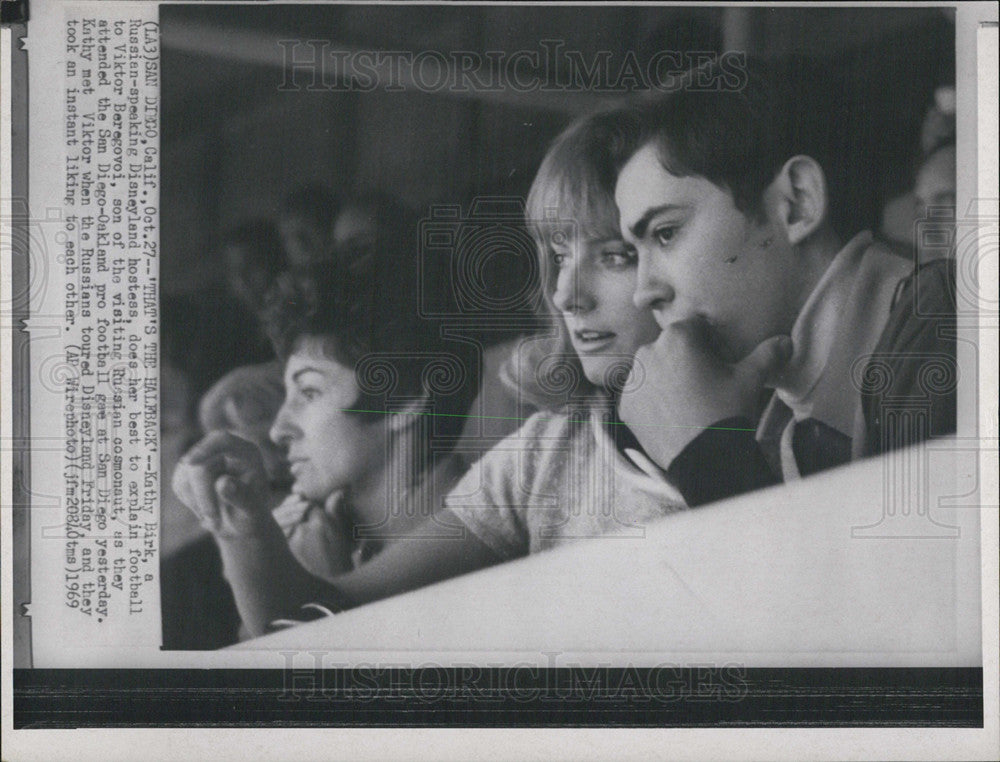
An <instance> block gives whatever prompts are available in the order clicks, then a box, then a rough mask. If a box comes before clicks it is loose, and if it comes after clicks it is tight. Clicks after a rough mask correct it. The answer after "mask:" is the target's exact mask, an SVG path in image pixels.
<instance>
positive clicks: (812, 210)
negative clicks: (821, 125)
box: [769, 156, 828, 246]
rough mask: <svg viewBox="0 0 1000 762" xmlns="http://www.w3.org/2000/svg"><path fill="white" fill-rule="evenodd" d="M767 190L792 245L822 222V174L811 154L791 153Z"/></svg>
mask: <svg viewBox="0 0 1000 762" xmlns="http://www.w3.org/2000/svg"><path fill="white" fill-rule="evenodd" d="M769 191H770V192H771V193H773V194H774V201H775V203H776V205H777V218H778V219H777V222H778V223H779V224H780V225H781V226H782V227H783V228H784V230H785V235H786V237H787V238H788V242H789V243H790V244H792V245H793V246H795V245H797V244H799V243H801V242H802V241H804V240H805V239H806V238H808V237H809V236H810V235H812V234H813V233H814V232H816V230H818V229H819V228H820V227H821V226H822V225H823V223H825V222H826V218H827V211H828V209H827V203H828V199H827V190H826V176H825V175H824V174H823V168H822V167H821V166H820V165H819V162H817V161H816V160H815V159H813V158H812V157H809V156H793V157H792V158H790V159H789V160H788V161H786V162H785V164H784V166H783V167H782V168H781V171H780V172H778V175H777V177H775V179H774V181H773V182H772V183H771V187H770V188H769Z"/></svg>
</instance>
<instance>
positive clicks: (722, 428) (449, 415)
mask: <svg viewBox="0 0 1000 762" xmlns="http://www.w3.org/2000/svg"><path fill="white" fill-rule="evenodd" d="M337 410H338V411H340V412H341V413H382V414H384V415H429V416H436V417H438V418H479V419H480V420H484V421H485V420H490V421H526V420H528V419H527V418H521V417H518V416H515V415H468V414H465V413H424V412H420V411H417V410H362V409H360V408H353V407H341V408H337ZM542 420H544V421H554V420H555V418H543V419H542ZM569 422H570V423H586V422H587V421H586V420H580V419H575V418H571V419H570V420H569ZM604 423H608V424H612V425H615V426H628V425H629V424H627V423H625V422H624V421H605V422H604ZM631 425H632V428H635V427H636V426H641V427H643V428H657V429H712V430H713V431H756V429H741V428H735V427H730V426H663V425H661V424H658V423H639V424H631Z"/></svg>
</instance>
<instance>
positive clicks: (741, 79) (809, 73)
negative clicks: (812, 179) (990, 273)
mask: <svg viewBox="0 0 1000 762" xmlns="http://www.w3.org/2000/svg"><path fill="white" fill-rule="evenodd" d="M839 88H842V86H841V85H839V84H838V82H837V80H836V79H835V77H833V76H831V75H830V74H829V72H827V71H826V70H825V69H823V68H821V67H820V66H818V65H817V64H816V63H815V62H812V61H810V60H807V59H804V58H799V57H793V58H786V59H781V60H779V61H772V62H763V61H759V60H754V59H750V60H748V61H746V65H745V67H744V68H743V69H742V70H740V71H734V70H732V69H728V70H727V69H721V68H720V67H719V66H718V65H717V64H712V65H709V66H706V67H704V68H702V69H699V70H697V71H695V72H693V73H691V75H690V79H689V81H688V83H687V85H686V86H685V87H684V88H683V89H680V90H678V91H676V92H674V93H671V94H669V95H668V96H666V97H655V98H652V99H647V100H645V101H643V102H641V103H640V104H638V105H637V106H636V108H635V109H633V110H632V112H631V114H629V116H628V117H627V118H625V119H624V120H623V123H622V125H620V127H619V130H618V140H617V142H616V144H615V145H614V146H613V147H612V149H613V153H614V158H615V163H616V165H617V169H619V170H620V169H621V167H622V166H623V165H624V164H625V163H626V162H627V161H628V160H629V158H631V156H632V154H634V153H635V151H636V150H637V149H638V148H639V147H641V146H643V145H645V144H647V143H650V142H652V143H654V144H655V145H656V146H657V148H658V149H659V154H660V160H661V161H662V163H663V166H664V168H665V169H666V170H667V171H669V172H670V173H671V174H673V175H676V176H678V177H683V176H698V177H703V178H705V179H706V180H708V181H709V182H711V183H713V184H715V185H717V186H719V187H721V188H725V189H726V190H728V191H729V192H730V193H732V195H733V199H734V201H735V203H736V207H737V208H738V209H739V210H740V211H742V212H744V213H746V214H752V215H759V214H760V212H761V201H762V196H763V193H764V191H765V189H766V188H767V187H768V185H770V184H771V182H772V181H773V180H774V178H775V176H776V175H777V173H778V171H779V170H780V169H781V167H782V165H783V164H784V163H785V161H786V160H787V159H788V158H789V157H791V156H795V155H796V154H803V155H806V156H811V157H812V158H814V159H816V160H817V161H818V162H819V163H820V165H821V166H822V167H823V170H824V173H825V175H826V182H827V189H828V193H829V195H830V199H831V204H830V209H831V213H832V216H831V223H832V224H833V226H834V227H835V229H836V230H837V232H838V233H839V234H840V235H841V236H848V235H852V234H853V233H855V232H857V230H859V229H860V228H861V227H862V220H864V219H866V217H865V216H864V214H862V212H861V210H858V209H856V208H854V207H855V206H856V205H855V203H854V202H853V200H852V199H851V196H852V193H851V190H850V186H851V182H850V179H849V178H848V177H847V171H848V170H847V167H848V166H849V165H850V161H849V160H848V159H849V157H848V155H846V154H847V153H848V152H849V151H850V150H851V147H850V146H849V145H847V144H846V143H844V142H843V141H844V133H846V132H848V131H847V130H845V127H844V124H843V119H844V118H845V117H846V116H847V115H845V114H842V113H839V112H838V111H837V107H836V105H835V104H836V103H838V99H837V97H836V94H837V90H838V89H839Z"/></svg>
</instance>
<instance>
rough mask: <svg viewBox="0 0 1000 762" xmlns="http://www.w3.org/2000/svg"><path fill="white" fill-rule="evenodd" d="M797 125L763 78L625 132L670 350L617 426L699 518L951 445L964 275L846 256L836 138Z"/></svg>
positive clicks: (662, 107) (627, 228) (874, 250)
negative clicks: (802, 483)
mask: <svg viewBox="0 0 1000 762" xmlns="http://www.w3.org/2000/svg"><path fill="white" fill-rule="evenodd" d="M800 76H801V75H800ZM786 82H787V80H786ZM793 108H800V104H799V103H798V102H797V99H796V98H794V97H792V96H790V95H788V94H782V93H781V92H780V90H779V89H778V87H777V85H776V84H775V83H774V82H768V81H767V80H766V79H765V78H764V77H763V76H760V75H758V74H756V73H754V74H752V75H751V76H750V77H749V78H748V81H747V83H746V84H745V86H744V87H742V88H739V89H731V90H723V91H713V92H706V91H694V90H688V91H681V92H678V93H676V94H675V95H673V96H671V97H669V98H667V99H665V100H662V101H659V102H657V103H651V104H647V105H644V106H642V107H639V108H637V109H636V110H635V111H634V112H633V117H634V121H631V122H628V123H626V124H625V125H623V129H622V135H623V139H622V141H621V144H620V146H619V149H620V150H619V154H618V165H619V167H620V170H619V174H618V178H617V184H616V187H615V198H616V202H617V204H618V207H619V211H620V215H621V226H622V232H623V235H624V238H625V239H626V240H627V241H628V242H629V243H630V244H632V245H633V246H634V247H635V248H636V250H637V252H638V255H639V273H638V285H637V290H636V294H635V300H636V304H637V305H638V306H640V307H646V308H649V309H651V310H652V311H653V313H654V315H655V317H656V320H657V322H658V323H659V324H660V326H661V328H662V329H663V332H662V333H661V335H660V337H659V338H658V339H657V340H656V341H655V342H654V343H653V344H651V345H649V346H647V347H644V348H642V349H641V350H640V351H639V352H638V353H637V354H636V362H635V367H636V368H637V369H638V368H641V369H642V371H643V377H644V379H645V380H644V382H643V383H642V384H635V385H633V386H635V387H637V388H635V389H634V391H632V393H630V394H626V395H624V396H623V397H622V400H621V403H620V410H619V414H620V416H621V418H622V420H623V421H624V422H625V423H626V424H628V425H629V426H630V428H631V429H632V431H633V433H634V434H635V436H636V437H637V439H638V440H639V442H640V443H641V445H642V446H643V448H644V449H645V450H646V453H647V454H648V455H649V456H650V457H651V458H652V459H653V460H654V461H655V462H656V463H657V464H659V465H660V466H661V467H662V468H663V469H665V470H666V473H667V477H668V479H669V480H670V481H671V482H672V483H673V484H674V485H675V486H676V487H677V488H678V489H679V490H680V491H681V493H682V494H683V495H684V497H685V499H686V500H687V501H688V503H689V504H690V505H697V504H701V503H705V502H709V501H712V500H717V499H721V498H724V497H728V496H731V495H734V494H739V493H742V492H745V491H747V490H750V489H754V488H758V487H763V486H767V485H770V484H775V483H778V482H781V481H783V480H788V479H793V478H798V477H800V476H805V475H808V474H810V473H813V472H814V471H818V470H821V469H824V468H829V467H831V466H835V465H839V464H842V463H846V462H848V461H850V460H852V459H855V458H858V457H863V456H866V455H871V454H876V453H880V452H884V451H887V450H890V449H894V448H897V447H902V446H906V445H908V444H912V443H915V442H918V441H921V440H923V439H925V438H927V437H930V436H938V435H942V434H947V433H951V432H953V431H954V430H955V382H956V376H957V367H956V363H955V339H954V312H955V307H954V286H953V283H954V264H953V263H949V262H944V261H942V262H936V263H933V264H931V265H928V266H927V267H925V268H921V269H920V270H919V271H916V272H914V267H913V263H912V262H911V261H907V260H905V259H902V258H900V257H898V256H896V255H894V254H893V253H891V252H890V251H889V250H888V249H886V248H883V247H882V246H880V245H878V244H876V243H874V242H873V239H872V236H871V234H870V233H858V234H856V235H854V236H853V237H850V238H849V239H846V240H845V239H844V238H842V237H841V235H840V234H839V233H840V231H838V230H837V225H835V224H834V221H835V220H836V219H843V217H844V215H842V214H837V212H838V211H842V209H839V208H838V198H837V192H838V189H837V187H836V183H831V182H829V178H830V177H831V174H830V173H828V172H826V171H825V169H824V163H826V165H827V166H836V164H835V163H832V162H830V161H829V159H828V158H827V159H826V160H825V162H824V163H821V161H823V160H822V159H820V158H817V157H823V156H824V154H829V153H830V151H829V145H830V143H829V137H830V135H832V134H833V132H834V131H835V129H836V128H835V127H831V124H830V120H829V119H824V118H823V115H822V114H819V113H816V112H813V113H808V112H807V111H805V110H804V109H803V110H800V113H794V112H793ZM838 158H839V161H840V162H845V161H846V158H847V157H844V156H841V157H838ZM855 182H863V178H858V179H856V180H855ZM633 372H634V373H635V372H637V371H633ZM765 387H768V388H773V389H774V392H773V394H772V395H770V400H769V402H768V404H767V407H766V409H765V410H764V413H763V416H762V417H760V418H759V421H758V412H759V409H760V408H759V405H760V400H761V399H762V392H763V390H764V389H765ZM651 422H655V424H651Z"/></svg>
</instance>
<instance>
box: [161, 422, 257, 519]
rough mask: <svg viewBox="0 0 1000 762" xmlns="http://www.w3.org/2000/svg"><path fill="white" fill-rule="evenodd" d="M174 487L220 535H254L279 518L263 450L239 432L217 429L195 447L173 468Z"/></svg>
mask: <svg viewBox="0 0 1000 762" xmlns="http://www.w3.org/2000/svg"><path fill="white" fill-rule="evenodd" d="M173 488H174V492H175V493H176V494H177V497H179V498H180V499H181V501H182V502H183V503H184V504H185V505H187V507H188V508H190V509H191V510H192V511H193V512H194V514H195V515H196V516H197V517H198V518H199V520H200V521H201V524H202V526H204V527H205V528H206V529H208V530H209V531H210V532H211V533H212V534H213V535H215V536H216V537H220V538H237V537H250V536H254V535H257V534H260V533H262V532H264V531H266V530H267V529H269V528H270V527H271V525H272V524H274V518H273V517H272V515H271V511H270V508H269V506H268V487H267V482H266V477H265V471H264V463H263V460H262V459H261V455H260V452H259V451H258V450H257V447H256V445H254V444H253V443H252V442H248V441H247V440H245V439H241V438H240V437H238V436H235V435H234V434H230V433H228V432H225V431H214V432H212V433H211V434H209V435H208V436H206V437H205V438H204V439H202V440H201V441H200V442H199V443H198V444H196V445H195V446H194V447H192V448H191V449H190V450H189V451H188V452H187V453H186V454H185V455H184V457H183V458H181V461H180V463H178V464H177V468H176V469H175V470H174V478H173Z"/></svg>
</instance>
